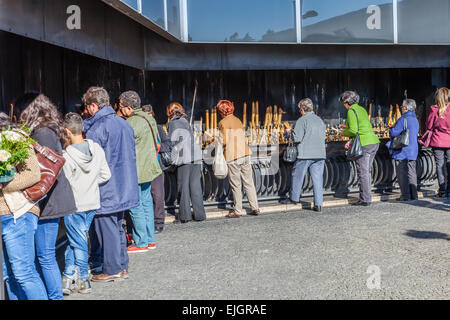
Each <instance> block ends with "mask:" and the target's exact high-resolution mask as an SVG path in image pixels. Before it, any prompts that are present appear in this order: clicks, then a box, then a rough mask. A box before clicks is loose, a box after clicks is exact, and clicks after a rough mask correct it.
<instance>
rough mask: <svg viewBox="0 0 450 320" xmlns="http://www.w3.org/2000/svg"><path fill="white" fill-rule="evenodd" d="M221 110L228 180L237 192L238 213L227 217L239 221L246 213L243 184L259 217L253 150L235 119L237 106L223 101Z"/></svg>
mask: <svg viewBox="0 0 450 320" xmlns="http://www.w3.org/2000/svg"><path fill="white" fill-rule="evenodd" d="M217 110H218V111H219V113H220V115H221V116H222V118H223V119H222V121H220V122H219V130H220V133H221V137H222V139H221V140H222V144H223V147H224V155H225V160H226V161H227V165H228V178H229V181H230V186H231V191H232V192H233V199H234V210H233V212H232V213H230V214H229V215H227V217H228V218H239V217H240V215H242V214H243V213H244V211H243V209H242V184H243V185H244V189H245V193H246V195H247V199H248V201H249V203H250V206H251V209H252V212H251V213H250V215H254V216H257V215H259V213H260V212H259V206H258V198H257V195H256V189H255V184H254V183H253V176H252V165H251V150H250V147H249V146H248V143H247V140H246V138H245V131H244V126H243V124H242V122H241V121H240V120H239V119H238V118H237V117H235V116H234V115H233V112H234V104H233V103H232V102H231V101H228V100H221V101H219V103H218V104H217Z"/></svg>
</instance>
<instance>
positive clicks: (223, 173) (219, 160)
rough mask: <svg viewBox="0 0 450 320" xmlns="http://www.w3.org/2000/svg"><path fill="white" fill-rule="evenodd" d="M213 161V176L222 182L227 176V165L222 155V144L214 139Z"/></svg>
mask: <svg viewBox="0 0 450 320" xmlns="http://www.w3.org/2000/svg"><path fill="white" fill-rule="evenodd" d="M215 153H216V154H215V156H214V161H213V165H212V167H213V171H214V176H215V177H216V178H217V179H219V180H223V179H225V178H226V177H227V176H228V165H227V161H226V160H225V156H224V155H223V144H222V142H221V141H219V139H216V151H215Z"/></svg>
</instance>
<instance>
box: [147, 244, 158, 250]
mask: <svg viewBox="0 0 450 320" xmlns="http://www.w3.org/2000/svg"><path fill="white" fill-rule="evenodd" d="M148 248H149V249H150V250H153V249H156V243H149V244H148Z"/></svg>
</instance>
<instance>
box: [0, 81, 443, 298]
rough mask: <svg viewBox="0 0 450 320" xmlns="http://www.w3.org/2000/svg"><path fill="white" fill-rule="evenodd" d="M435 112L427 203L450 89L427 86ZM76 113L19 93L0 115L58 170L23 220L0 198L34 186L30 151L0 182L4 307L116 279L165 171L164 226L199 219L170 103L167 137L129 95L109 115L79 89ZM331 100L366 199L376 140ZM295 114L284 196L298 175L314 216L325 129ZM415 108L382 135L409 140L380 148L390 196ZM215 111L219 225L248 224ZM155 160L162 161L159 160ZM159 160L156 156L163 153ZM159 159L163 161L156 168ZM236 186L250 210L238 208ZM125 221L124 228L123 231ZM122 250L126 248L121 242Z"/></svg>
mask: <svg viewBox="0 0 450 320" xmlns="http://www.w3.org/2000/svg"><path fill="white" fill-rule="evenodd" d="M436 100H437V104H436V106H433V107H431V112H430V115H429V117H428V119H427V123H426V126H427V130H428V131H429V135H428V136H429V137H431V138H430V140H429V143H427V144H429V146H430V147H432V148H433V150H434V154H435V158H436V164H437V173H438V180H439V196H441V197H444V196H449V195H450V184H449V183H448V176H447V175H446V169H445V165H446V166H447V170H449V169H450V165H449V164H450V151H449V150H450V114H449V112H450V108H449V106H450V91H449V90H448V89H447V88H441V89H439V91H438V93H437V96H436ZM82 101H83V105H84V109H83V110H81V111H80V112H79V113H75V112H70V113H68V114H66V115H64V116H63V115H62V114H61V113H60V112H59V111H58V108H57V107H56V106H55V104H54V103H53V102H52V101H51V100H50V99H49V98H48V97H46V96H45V95H43V94H40V93H27V94H25V95H23V96H22V97H21V98H20V99H18V100H17V102H16V105H15V108H16V109H15V112H16V114H17V117H16V119H17V121H12V120H11V118H10V117H9V116H8V115H6V114H4V113H0V129H1V130H5V129H8V130H11V129H12V130H17V132H22V131H21V130H20V126H21V125H26V126H28V127H29V130H30V136H31V138H32V139H34V140H35V141H36V142H37V143H38V144H40V145H42V146H45V147H48V148H50V149H52V150H54V151H56V152H57V153H58V154H60V155H62V156H63V157H64V159H65V164H64V167H63V170H62V172H61V173H60V174H59V176H58V177H57V180H56V183H55V184H54V185H53V187H52V189H51V190H50V191H49V192H48V193H47V195H46V197H45V198H43V199H42V200H40V201H38V202H37V203H32V204H31V205H30V207H29V209H28V210H26V212H22V211H23V210H22V211H21V212H18V211H12V210H11V208H10V207H9V206H8V204H7V202H6V201H5V196H4V194H5V193H8V192H17V191H22V190H25V189H26V188H29V187H30V186H33V185H35V184H36V183H38V182H39V180H40V177H41V175H40V167H39V161H38V158H37V155H36V153H35V151H34V150H30V152H29V156H28V158H27V159H26V161H25V163H24V164H23V165H21V166H18V167H17V168H16V173H15V175H14V179H13V180H12V181H11V182H8V183H2V184H0V188H1V191H2V192H1V196H0V218H1V226H2V228H1V230H2V241H3V270H4V280H5V284H6V288H7V293H8V297H9V299H11V300H46V299H49V300H62V299H63V297H64V295H70V294H72V293H75V292H78V293H82V294H88V293H90V292H91V291H92V287H91V281H92V282H111V281H119V280H125V279H128V278H129V274H128V263H129V258H128V254H132V253H143V252H147V251H149V250H151V249H155V248H156V236H155V235H156V234H157V233H160V232H163V230H164V223H165V203H164V198H165V195H164V171H166V170H176V176H177V190H178V194H179V196H178V198H179V199H178V204H179V209H178V212H177V213H176V215H175V216H176V219H175V223H188V222H190V221H198V222H201V221H204V220H206V212H205V208H204V203H203V193H202V186H201V170H202V169H201V168H202V161H203V157H202V150H201V147H200V145H198V144H197V143H196V141H195V139H194V135H193V130H192V128H191V126H190V123H189V122H188V120H187V119H186V118H187V116H186V113H185V110H184V108H183V106H182V105H181V104H180V103H177V102H173V103H170V104H169V105H168V106H167V108H166V114H167V117H168V125H167V131H166V130H165V129H164V128H163V127H162V126H161V125H158V124H157V123H156V121H155V117H154V112H153V108H152V106H151V105H145V106H142V105H141V99H140V97H139V95H138V94H137V93H136V92H134V91H127V92H124V93H122V94H121V95H120V97H119V108H118V109H117V110H114V109H113V108H112V107H111V103H110V97H109V94H108V92H107V91H106V90H105V89H104V88H101V87H91V88H89V89H88V90H87V92H86V93H85V94H84V95H83V97H82ZM340 101H341V103H342V104H343V105H344V106H345V107H346V109H347V110H348V115H347V123H346V125H343V126H342V128H341V129H342V134H343V135H344V136H348V137H350V138H354V137H355V136H356V135H359V138H360V142H361V146H362V154H361V156H360V157H359V158H358V159H357V160H356V165H357V171H358V175H359V177H360V199H359V201H358V202H357V203H356V205H362V206H368V205H370V203H371V184H372V181H371V167H372V162H373V160H374V157H375V154H376V153H377V150H378V148H379V144H380V141H379V139H378V137H377V136H376V135H375V133H374V132H373V129H372V125H371V123H370V120H369V117H368V114H367V112H366V110H365V109H364V108H363V107H361V106H360V105H359V104H358V103H359V96H358V94H357V93H356V92H353V91H347V92H344V93H343V94H342V96H341V98H340ZM298 107H299V112H300V114H301V117H300V118H299V119H298V121H297V122H296V125H295V127H294V129H293V130H292V131H291V135H292V139H293V143H295V144H296V146H297V160H296V162H295V165H294V169H293V172H292V177H293V182H292V190H291V193H290V198H289V199H287V200H285V201H283V203H298V202H299V201H300V197H301V193H302V188H301V186H302V185H303V179H304V177H305V175H306V173H307V171H308V170H309V172H310V175H311V178H312V181H313V185H314V207H313V209H314V210H315V211H321V210H322V205H323V171H324V162H325V159H326V146H325V125H324V123H323V121H322V120H321V119H320V117H318V116H317V115H315V114H314V105H313V102H312V101H311V99H309V98H306V99H303V100H301V101H300V103H299V105H298ZM415 108H416V103H415V101H414V100H412V99H405V100H404V101H403V104H402V113H403V115H402V117H401V118H400V119H399V120H398V121H397V123H396V124H395V126H393V127H392V128H390V134H391V137H397V136H399V135H401V134H402V133H403V132H404V130H405V129H408V132H409V144H408V145H406V146H404V147H402V148H400V149H398V148H396V149H393V148H392V147H391V154H392V157H393V159H395V160H396V166H397V173H398V176H399V180H398V181H399V184H400V188H401V197H400V200H402V201H408V200H414V199H417V197H418V196H417V175H416V172H415V161H416V160H417V156H418V143H417V135H418V132H419V123H418V120H417V118H416V115H415ZM217 110H218V112H219V114H220V115H221V116H222V120H221V121H220V122H219V125H218V127H219V131H220V135H219V141H220V143H222V145H223V147H224V158H225V161H226V164H227V168H228V178H229V182H230V188H231V191H232V194H233V201H234V206H233V209H232V210H231V212H230V213H229V214H228V215H227V217H228V218H239V217H241V216H242V215H244V214H249V215H253V216H258V215H259V214H260V208H259V204H258V199H257V194H256V189H255V185H254V182H253V176H252V168H251V155H252V152H251V149H250V147H249V145H248V141H247V139H246V132H245V130H244V126H243V123H242V122H241V121H240V120H239V119H238V118H237V117H236V116H234V104H233V103H232V102H231V101H228V100H221V101H219V103H218V104H217ZM162 155H165V156H164V157H163V156H162ZM167 155H168V157H169V158H170V159H169V160H167V159H166V158H165V157H166V156H167ZM163 158H164V161H163ZM242 188H244V190H245V194H246V197H247V198H248V201H249V204H250V207H251V210H250V211H249V212H246V210H245V209H244V208H243V205H242V201H243V192H242ZM61 219H62V220H63V223H64V225H65V229H66V234H67V238H68V245H67V248H66V251H65V255H64V260H65V264H64V265H65V266H64V270H63V271H62V272H61V271H60V269H59V267H58V263H57V259H56V253H55V252H56V248H55V245H56V241H57V237H58V231H59V227H60V222H61ZM124 220H126V221H127V222H126V226H127V231H126V230H125V229H124V228H123V225H124ZM130 243H131V244H130Z"/></svg>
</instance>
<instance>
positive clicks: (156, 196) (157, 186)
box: [151, 173, 166, 228]
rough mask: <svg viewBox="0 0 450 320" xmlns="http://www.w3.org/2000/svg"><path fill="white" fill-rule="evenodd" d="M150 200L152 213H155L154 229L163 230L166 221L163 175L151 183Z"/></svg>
mask: <svg viewBox="0 0 450 320" xmlns="http://www.w3.org/2000/svg"><path fill="white" fill-rule="evenodd" d="M151 192H152V198H153V211H154V213H155V228H163V227H164V221H165V219H166V212H165V210H164V207H165V192H164V173H162V174H161V175H159V176H158V177H157V178H156V179H155V180H153V181H152V187H151Z"/></svg>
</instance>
